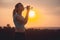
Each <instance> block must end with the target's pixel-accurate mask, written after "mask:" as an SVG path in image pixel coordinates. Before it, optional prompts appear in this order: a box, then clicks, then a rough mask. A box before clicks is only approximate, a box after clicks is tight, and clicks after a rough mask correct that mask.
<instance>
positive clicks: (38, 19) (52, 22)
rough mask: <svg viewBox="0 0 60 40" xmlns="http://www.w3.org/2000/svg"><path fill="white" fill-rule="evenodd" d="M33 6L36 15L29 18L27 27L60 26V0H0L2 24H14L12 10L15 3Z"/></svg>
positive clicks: (0, 23) (0, 19) (0, 20)
mask: <svg viewBox="0 0 60 40" xmlns="http://www.w3.org/2000/svg"><path fill="white" fill-rule="evenodd" d="M18 2H21V3H22V4H23V5H24V7H26V6H27V5H30V6H31V7H33V9H31V10H33V11H34V12H35V17H33V18H29V20H28V23H27V24H26V25H25V27H26V28H31V27H34V28H35V27H60V0H0V26H6V24H10V25H11V26H14V23H13V17H12V12H13V9H14V6H15V4H17V3H18Z"/></svg>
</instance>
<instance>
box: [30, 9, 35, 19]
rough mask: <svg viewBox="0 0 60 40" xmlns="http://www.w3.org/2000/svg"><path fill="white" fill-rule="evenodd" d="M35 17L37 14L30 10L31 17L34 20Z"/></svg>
mask: <svg viewBox="0 0 60 40" xmlns="http://www.w3.org/2000/svg"><path fill="white" fill-rule="evenodd" d="M34 16H35V12H34V11H33V10H30V12H29V17H30V18H32V17H34Z"/></svg>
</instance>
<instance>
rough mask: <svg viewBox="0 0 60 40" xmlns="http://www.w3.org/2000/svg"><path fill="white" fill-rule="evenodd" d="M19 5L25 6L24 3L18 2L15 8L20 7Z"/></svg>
mask: <svg viewBox="0 0 60 40" xmlns="http://www.w3.org/2000/svg"><path fill="white" fill-rule="evenodd" d="M19 6H21V7H23V4H22V3H17V4H16V5H15V8H19Z"/></svg>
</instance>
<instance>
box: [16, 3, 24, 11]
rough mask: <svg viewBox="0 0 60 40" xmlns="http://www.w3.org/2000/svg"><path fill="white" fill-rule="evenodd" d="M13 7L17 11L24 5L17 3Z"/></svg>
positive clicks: (21, 9)
mask: <svg viewBox="0 0 60 40" xmlns="http://www.w3.org/2000/svg"><path fill="white" fill-rule="evenodd" d="M15 9H16V11H17V12H18V11H20V12H22V11H23V10H24V6H23V4H22V3H17V4H16V5H15Z"/></svg>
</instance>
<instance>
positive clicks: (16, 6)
mask: <svg viewBox="0 0 60 40" xmlns="http://www.w3.org/2000/svg"><path fill="white" fill-rule="evenodd" d="M19 6H21V7H23V4H22V3H17V4H16V5H15V9H14V10H13V16H14V14H15V13H16V8H19Z"/></svg>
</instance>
